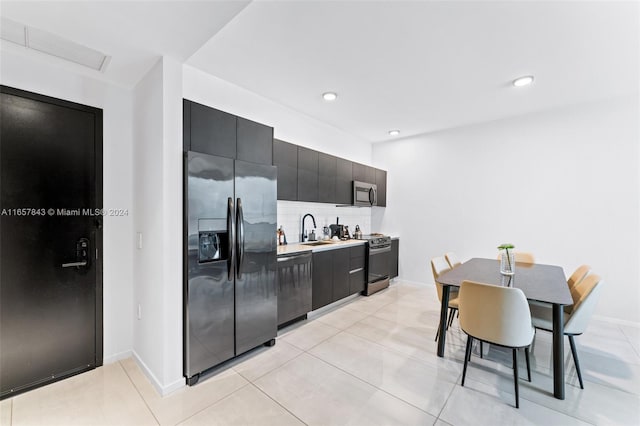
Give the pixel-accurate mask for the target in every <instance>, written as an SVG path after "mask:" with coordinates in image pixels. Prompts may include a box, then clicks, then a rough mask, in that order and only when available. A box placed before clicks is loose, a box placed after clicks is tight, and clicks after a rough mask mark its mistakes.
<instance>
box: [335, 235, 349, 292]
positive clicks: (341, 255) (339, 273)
mask: <svg viewBox="0 0 640 426" xmlns="http://www.w3.org/2000/svg"><path fill="white" fill-rule="evenodd" d="M332 251H333V301H334V302H335V301H336V300H340V299H342V298H344V297H347V296H348V295H349V294H350V293H349V271H350V266H351V264H350V258H349V249H348V248H343V249H337V250H332Z"/></svg>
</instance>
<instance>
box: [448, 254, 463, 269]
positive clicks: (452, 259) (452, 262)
mask: <svg viewBox="0 0 640 426" xmlns="http://www.w3.org/2000/svg"><path fill="white" fill-rule="evenodd" d="M444 258H445V259H447V263H448V264H449V267H450V268H451V269H453V268H455V267H456V266H458V265H461V264H462V262H460V259H458V256H456V254H455V253H454V252H452V251H450V252H448V253H445V255H444Z"/></svg>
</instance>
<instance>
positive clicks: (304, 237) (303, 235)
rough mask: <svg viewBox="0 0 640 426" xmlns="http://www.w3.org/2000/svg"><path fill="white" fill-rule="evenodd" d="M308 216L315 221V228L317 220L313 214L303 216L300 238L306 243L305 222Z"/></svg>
mask: <svg viewBox="0 0 640 426" xmlns="http://www.w3.org/2000/svg"><path fill="white" fill-rule="evenodd" d="M307 216H311V220H312V221H313V227H314V228H316V218H315V217H313V215H312V214H311V213H307V214H305V215H304V216H302V237H301V238H300V241H301V242H304V240H306V239H307V235H306V233H305V232H304V220H305V219H306V218H307Z"/></svg>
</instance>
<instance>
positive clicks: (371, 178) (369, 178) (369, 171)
mask: <svg viewBox="0 0 640 426" xmlns="http://www.w3.org/2000/svg"><path fill="white" fill-rule="evenodd" d="M364 178H365V182H368V183H376V169H375V167H371V166H364Z"/></svg>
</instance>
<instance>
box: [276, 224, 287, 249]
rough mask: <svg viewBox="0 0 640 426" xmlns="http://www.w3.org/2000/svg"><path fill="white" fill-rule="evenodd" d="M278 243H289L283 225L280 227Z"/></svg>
mask: <svg viewBox="0 0 640 426" xmlns="http://www.w3.org/2000/svg"><path fill="white" fill-rule="evenodd" d="M278 244H279V245H281V246H283V245H286V244H287V236H286V235H285V233H284V229H283V228H282V225H280V229H278Z"/></svg>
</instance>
